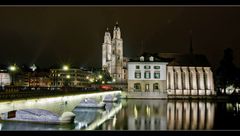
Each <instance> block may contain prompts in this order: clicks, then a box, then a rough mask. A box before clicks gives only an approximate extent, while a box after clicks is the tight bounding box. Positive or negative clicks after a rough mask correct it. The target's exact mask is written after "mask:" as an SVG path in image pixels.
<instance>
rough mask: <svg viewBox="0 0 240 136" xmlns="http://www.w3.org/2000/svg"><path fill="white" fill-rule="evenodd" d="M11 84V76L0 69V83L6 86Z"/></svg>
mask: <svg viewBox="0 0 240 136" xmlns="http://www.w3.org/2000/svg"><path fill="white" fill-rule="evenodd" d="M10 84H11V76H10V74H9V73H7V72H5V71H0V85H1V86H6V85H10Z"/></svg>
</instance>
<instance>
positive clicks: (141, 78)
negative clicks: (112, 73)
mask: <svg viewBox="0 0 240 136" xmlns="http://www.w3.org/2000/svg"><path fill="white" fill-rule="evenodd" d="M209 95H216V92H215V91H214V82H213V73H212V71H211V67H209V66H199V65H196V66H189V65H186V66H184V65H179V64H178V63H176V62H174V61H172V60H171V61H169V62H167V61H163V60H161V59H160V58H159V57H156V58H154V57H153V56H150V57H149V56H148V57H145V56H141V57H139V59H138V60H132V61H129V62H128V93H127V97H128V98H142V97H145V98H167V97H171V96H209Z"/></svg>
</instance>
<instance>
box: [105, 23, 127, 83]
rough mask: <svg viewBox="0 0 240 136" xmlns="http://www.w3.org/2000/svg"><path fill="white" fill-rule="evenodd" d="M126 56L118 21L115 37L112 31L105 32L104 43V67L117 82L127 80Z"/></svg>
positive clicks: (114, 32)
mask: <svg viewBox="0 0 240 136" xmlns="http://www.w3.org/2000/svg"><path fill="white" fill-rule="evenodd" d="M125 61H126V58H125V57H123V39H122V37H121V31H120V27H119V26H118V23H116V25H115V26H114V30H113V38H111V34H110V32H109V31H108V29H107V31H106V32H105V35H104V42H103V44H102V69H103V70H107V71H108V72H109V73H110V76H111V77H112V78H113V79H115V80H116V82H117V83H123V82H126V81H127V77H126V74H127V71H126V63H124V62H125Z"/></svg>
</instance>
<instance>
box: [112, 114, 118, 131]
mask: <svg viewBox="0 0 240 136" xmlns="http://www.w3.org/2000/svg"><path fill="white" fill-rule="evenodd" d="M116 122H117V117H116V115H115V116H114V117H113V123H112V125H113V127H114V128H115V126H116Z"/></svg>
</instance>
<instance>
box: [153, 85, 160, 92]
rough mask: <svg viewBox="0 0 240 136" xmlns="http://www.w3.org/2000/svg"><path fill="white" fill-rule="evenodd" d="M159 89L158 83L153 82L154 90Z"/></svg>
mask: <svg viewBox="0 0 240 136" xmlns="http://www.w3.org/2000/svg"><path fill="white" fill-rule="evenodd" d="M157 90H159V86H158V83H154V84H153V91H157Z"/></svg>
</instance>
